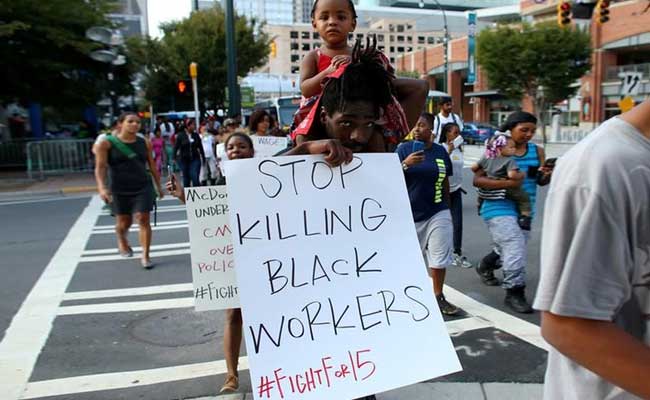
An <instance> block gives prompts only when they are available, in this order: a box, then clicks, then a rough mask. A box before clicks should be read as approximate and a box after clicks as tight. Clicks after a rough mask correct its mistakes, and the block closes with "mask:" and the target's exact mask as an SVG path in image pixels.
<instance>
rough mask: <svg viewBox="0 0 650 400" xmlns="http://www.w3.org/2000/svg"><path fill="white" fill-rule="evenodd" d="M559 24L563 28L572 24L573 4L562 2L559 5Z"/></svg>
mask: <svg viewBox="0 0 650 400" xmlns="http://www.w3.org/2000/svg"><path fill="white" fill-rule="evenodd" d="M557 24H558V25H560V26H561V27H564V26H567V25H570V24H571V2H569V1H567V0H561V1H560V2H559V3H558V4H557Z"/></svg>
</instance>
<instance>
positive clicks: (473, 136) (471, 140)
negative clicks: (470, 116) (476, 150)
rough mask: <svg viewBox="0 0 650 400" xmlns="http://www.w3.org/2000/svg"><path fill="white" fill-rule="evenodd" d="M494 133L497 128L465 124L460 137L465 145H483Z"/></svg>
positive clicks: (478, 124) (474, 123) (471, 123)
mask: <svg viewBox="0 0 650 400" xmlns="http://www.w3.org/2000/svg"><path fill="white" fill-rule="evenodd" d="M496 131H497V128H495V127H494V126H492V125H488V124H482V123H476V122H466V123H465V126H464V127H463V131H462V132H461V135H462V136H463V139H465V143H467V144H475V143H478V144H483V143H485V141H486V140H488V139H489V138H491V137H492V135H494V132H496Z"/></svg>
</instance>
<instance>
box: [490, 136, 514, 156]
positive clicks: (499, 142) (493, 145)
mask: <svg viewBox="0 0 650 400" xmlns="http://www.w3.org/2000/svg"><path fill="white" fill-rule="evenodd" d="M508 139H511V138H510V136H509V135H506V134H504V133H501V132H500V133H498V134H496V135H494V136H492V137H491V138H489V139H488V140H486V141H485V156H486V157H487V158H497V157H499V155H501V153H500V151H501V149H503V148H504V147H506V145H507V144H508Z"/></svg>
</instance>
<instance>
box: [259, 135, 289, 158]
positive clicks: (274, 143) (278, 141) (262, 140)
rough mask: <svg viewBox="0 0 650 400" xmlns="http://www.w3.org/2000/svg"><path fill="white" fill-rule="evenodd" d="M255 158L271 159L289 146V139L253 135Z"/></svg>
mask: <svg viewBox="0 0 650 400" xmlns="http://www.w3.org/2000/svg"><path fill="white" fill-rule="evenodd" d="M251 139H252V140H253V149H255V157H271V156H273V155H275V154H277V153H278V152H279V151H282V150H284V149H286V148H287V147H288V146H289V138H286V137H277V136H257V135H252V136H251Z"/></svg>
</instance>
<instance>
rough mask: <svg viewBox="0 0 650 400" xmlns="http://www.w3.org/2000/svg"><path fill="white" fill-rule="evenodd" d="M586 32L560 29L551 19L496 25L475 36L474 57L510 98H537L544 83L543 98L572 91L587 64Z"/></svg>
mask: <svg viewBox="0 0 650 400" xmlns="http://www.w3.org/2000/svg"><path fill="white" fill-rule="evenodd" d="M590 43H591V40H590V37H589V34H588V33H586V32H583V31H581V30H577V29H571V28H560V27H559V26H557V24H556V23H543V24H537V25H534V26H531V25H528V24H524V25H522V26H499V27H497V28H496V29H493V30H488V29H486V30H484V31H482V32H481V33H480V34H479V35H478V39H477V60H478V62H479V64H480V65H481V68H483V70H484V71H486V73H487V76H488V80H489V82H490V86H491V87H492V88H495V89H498V90H499V91H500V92H502V93H503V94H505V95H506V96H508V97H510V98H512V99H517V100H518V99H521V97H522V96H523V95H529V96H531V97H532V98H533V99H537V98H538V87H540V86H541V87H543V88H544V99H545V102H547V103H556V102H559V101H562V100H564V99H566V98H568V97H570V96H571V95H573V94H574V93H575V92H576V90H577V88H576V87H572V84H573V83H574V82H575V81H576V80H577V79H579V78H580V77H582V76H583V75H584V74H585V73H586V72H587V71H588V70H589V68H590V65H589V60H590V55H591V47H590Z"/></svg>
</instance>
